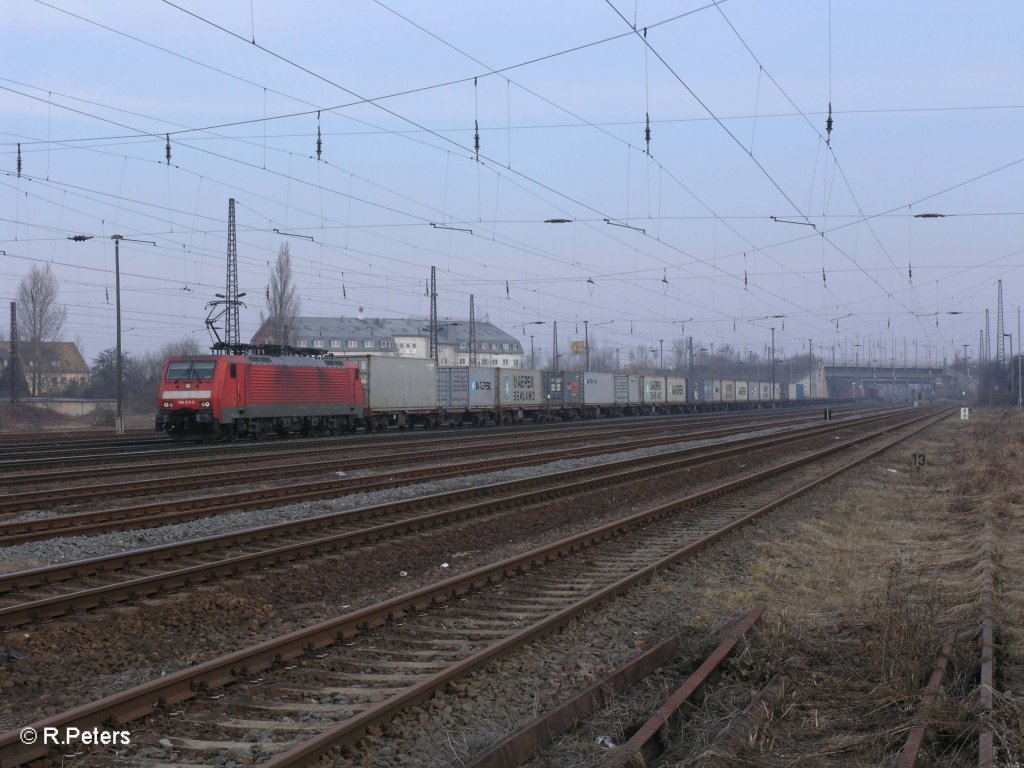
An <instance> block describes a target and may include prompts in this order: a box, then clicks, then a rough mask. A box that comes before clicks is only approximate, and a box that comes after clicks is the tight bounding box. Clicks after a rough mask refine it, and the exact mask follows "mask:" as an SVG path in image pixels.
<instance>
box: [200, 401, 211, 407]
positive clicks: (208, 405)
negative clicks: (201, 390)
mask: <svg viewBox="0 0 1024 768" xmlns="http://www.w3.org/2000/svg"><path fill="white" fill-rule="evenodd" d="M200 405H202V406H203V408H209V407H210V401H209V400H203V402H202V403H200Z"/></svg>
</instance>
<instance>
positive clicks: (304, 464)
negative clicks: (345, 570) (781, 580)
mask: <svg viewBox="0 0 1024 768" xmlns="http://www.w3.org/2000/svg"><path fill="white" fill-rule="evenodd" d="M803 423H820V419H819V418H816V417H815V415H811V414H803V415H801V416H796V417H794V416H792V415H787V416H784V417H781V418H779V417H776V418H774V419H771V420H768V421H766V422H765V423H764V426H766V427H768V426H770V427H785V426H790V425H796V424H803ZM755 424H757V425H760V421H758V422H755ZM756 428H757V427H756V426H753V425H751V424H749V423H744V424H733V425H707V426H706V427H703V428H700V427H698V428H697V430H696V431H695V432H693V433H692V434H691V435H690V437H692V439H712V438H716V437H722V436H727V435H731V434H736V433H738V432H743V431H750V430H751V429H756ZM666 434H668V435H677V436H678V435H680V434H681V433H680V432H678V431H674V430H673V428H672V427H667V426H665V425H657V424H648V425H642V426H632V427H627V428H619V429H609V430H602V433H601V434H600V435H595V434H594V431H593V430H566V431H559V432H557V433H556V434H554V435H545V436H539V435H533V434H529V433H528V434H526V435H521V436H517V439H516V441H515V444H514V447H515V449H516V450H521V449H527V448H534V447H549V446H551V445H558V444H571V443H574V442H576V443H578V442H584V441H591V442H592V441H594V440H595V438H597V439H599V440H601V441H603V442H605V443H611V442H614V441H616V440H629V439H634V438H638V437H644V436H650V435H666ZM368 448H369V452H368ZM508 449H509V446H508V441H507V440H499V441H495V440H494V438H493V436H481V435H463V436H459V437H455V438H452V439H449V440H445V441H444V448H443V450H444V454H445V456H449V457H451V456H466V455H474V454H481V453H494V452H498V451H507V450H508ZM437 453H438V447H437V446H436V445H429V446H423V447H420V446H418V445H417V444H416V443H413V444H412V445H411V446H402V447H398V446H393V447H384V446H377V445H371V446H365V445H358V446H353V445H350V444H342V445H332V446H329V447H327V448H325V447H323V446H320V445H315V446H309V447H300V448H285V447H284V446H282V447H279V448H278V450H277V451H275V452H274V453H272V454H270V455H268V456H266V457H264V456H263V454H258V455H256V456H254V455H251V454H249V453H241V454H235V455H229V456H222V457H218V458H217V461H216V466H217V470H216V471H210V466H211V461H210V459H209V458H208V457H200V458H194V459H192V458H188V459H176V460H168V459H161V460H159V461H146V462H139V461H135V462H132V463H123V464H115V465H113V466H102V467H96V466H89V467H86V468H83V469H69V468H67V467H62V468H60V469H58V470H56V471H54V472H49V473H41V472H29V473H21V474H8V475H4V476H0V483H2V485H3V487H4V488H7V489H10V490H11V492H10V493H6V494H0V513H2V512H16V511H19V510H24V509H35V508H38V507H39V506H45V505H48V504H60V505H71V504H81V503H84V502H87V501H96V500H100V499H107V498H117V497H118V496H124V497H128V498H130V497H137V496H140V495H150V494H153V493H164V494H166V492H167V479H168V478H173V481H174V488H175V490H191V489H196V488H206V487H224V486H225V485H233V484H243V483H249V482H251V481H252V480H253V479H262V480H267V479H278V478H287V477H295V476H302V477H309V476H311V475H316V474H317V473H329V472H334V471H337V470H339V469H344V470H346V471H351V470H357V469H367V468H373V467H379V466H387V465H389V464H401V463H413V462H416V461H418V460H421V459H428V460H429V459H436V457H437ZM324 457H327V458H324ZM281 459H284V460H285V461H287V462H288V463H285V464H271V463H265V462H271V461H275V460H281ZM255 464H258V466H254V465H255ZM97 474H102V477H103V482H102V483H97V484H93V485H84V486H83V485H73V484H71V481H75V480H81V479H88V480H92V481H95V480H96V479H97ZM140 475H145V477H142V478H139V476H140ZM125 476H130V477H133V478H138V479H135V480H132V481H125V482H114V481H115V480H116V479H117V478H118V477H125ZM47 485H54V486H56V485H59V487H54V488H52V489H48V488H42V487H40V486H47ZM25 486H29V487H32V488H33V489H35V490H32V491H28V492H25V491H17V490H15V489H17V488H19V487H25Z"/></svg>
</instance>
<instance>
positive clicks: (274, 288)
mask: <svg viewBox="0 0 1024 768" xmlns="http://www.w3.org/2000/svg"><path fill="white" fill-rule="evenodd" d="M301 311H302V302H301V301H300V300H299V297H298V294H297V293H296V292H295V282H294V280H293V278H292V255H291V252H290V251H289V250H288V243H281V247H280V248H279V249H278V251H277V262H276V263H275V264H274V267H273V269H271V270H270V284H269V285H268V286H267V314H268V315H269V320H270V323H271V329H272V330H271V333H270V337H271V338H272V339H273V342H274V343H275V344H282V345H284V346H288V345H290V344H291V343H292V339H294V338H295V324H296V321H297V318H298V316H299V313H300V312H301Z"/></svg>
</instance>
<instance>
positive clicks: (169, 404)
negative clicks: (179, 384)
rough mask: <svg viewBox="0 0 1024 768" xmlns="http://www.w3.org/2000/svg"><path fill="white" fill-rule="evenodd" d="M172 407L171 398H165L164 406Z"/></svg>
mask: <svg viewBox="0 0 1024 768" xmlns="http://www.w3.org/2000/svg"><path fill="white" fill-rule="evenodd" d="M170 407H171V401H170V400H164V408H170Z"/></svg>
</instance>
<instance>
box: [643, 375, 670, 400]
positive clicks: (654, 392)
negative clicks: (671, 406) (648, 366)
mask: <svg viewBox="0 0 1024 768" xmlns="http://www.w3.org/2000/svg"><path fill="white" fill-rule="evenodd" d="M643 395H644V403H653V404H655V405H657V404H660V403H664V402H665V377H664V376H644V377H643Z"/></svg>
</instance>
